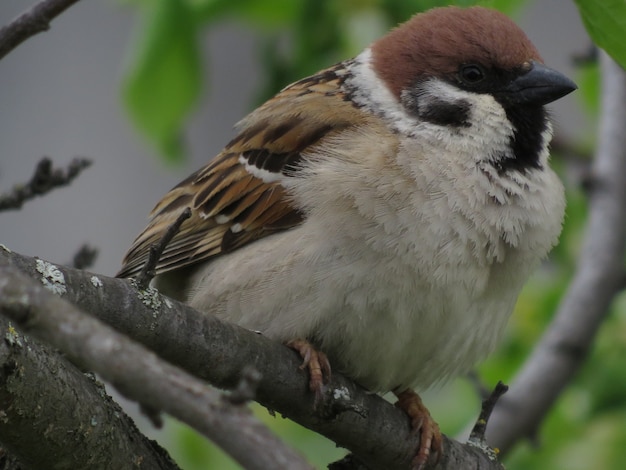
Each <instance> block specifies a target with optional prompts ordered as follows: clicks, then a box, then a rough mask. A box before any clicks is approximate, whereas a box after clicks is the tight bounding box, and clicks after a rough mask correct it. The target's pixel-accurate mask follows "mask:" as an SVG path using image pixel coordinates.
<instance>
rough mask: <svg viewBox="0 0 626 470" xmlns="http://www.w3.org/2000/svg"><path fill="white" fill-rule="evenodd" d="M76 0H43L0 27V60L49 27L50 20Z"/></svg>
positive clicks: (76, 0)
mask: <svg viewBox="0 0 626 470" xmlns="http://www.w3.org/2000/svg"><path fill="white" fill-rule="evenodd" d="M76 2H78V0H44V1H42V2H39V3H38V4H37V5H35V6H33V7H32V8H30V9H29V10H27V11H26V12H24V13H22V14H21V15H20V16H18V17H17V18H16V19H14V20H13V21H12V22H11V23H10V24H8V25H7V26H4V27H2V28H0V60H1V59H2V58H3V57H4V56H5V55H7V54H8V53H9V52H11V51H12V50H13V49H15V48H16V47H17V46H19V45H20V44H21V43H23V42H24V41H26V40H27V39H28V38H29V37H31V36H34V35H35V34H38V33H41V32H43V31H47V30H48V29H50V22H51V21H52V20H53V19H54V18H55V17H56V16H58V15H60V14H61V13H63V12H64V11H65V10H66V9H68V8H69V7H70V6H72V5H73V4H74V3H76Z"/></svg>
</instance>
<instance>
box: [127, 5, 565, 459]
mask: <svg viewBox="0 0 626 470" xmlns="http://www.w3.org/2000/svg"><path fill="white" fill-rule="evenodd" d="M575 89H576V85H575V84H574V83H573V82H572V81H571V80H569V79H568V78H567V77H565V76H564V75H562V74H561V73H559V72H557V71H555V70H553V69H551V68H548V67H547V66H545V65H544V63H543V61H542V59H541V56H540V55H539V53H538V51H537V50H536V48H535V47H534V46H533V44H532V43H531V42H530V40H529V39H528V38H527V36H526V35H525V34H524V32H523V31H522V30H521V29H520V28H519V27H518V26H517V25H516V24H515V23H514V22H513V21H512V20H510V19H509V18H508V17H507V16H505V15H503V14H502V13H499V12H497V11H494V10H491V9H486V8H482V7H472V8H466V9H465V8H458V7H445V8H437V9H433V10H430V11H428V12H425V13H419V14H417V15H415V16H414V17H412V18H411V19H410V20H409V21H407V22H406V23H404V24H402V25H400V26H399V27H397V28H395V29H393V30H392V31H391V32H389V33H388V34H387V35H386V36H384V37H382V38H381V39H379V40H377V41H376V42H374V43H373V44H372V45H370V46H369V47H367V48H366V49H365V50H364V51H363V52H361V53H360V54H359V55H357V56H356V57H355V58H352V59H349V60H345V61H343V62H340V63H338V64H336V65H334V66H332V67H330V68H328V69H325V70H322V71H320V72H318V73H317V74H315V75H312V76H310V77H307V78H304V79H302V80H300V81H298V82H295V83H293V84H291V85H289V86H287V87H286V88H284V89H283V90H282V91H280V92H279V93H278V94H277V95H276V96H274V97H273V98H271V99H270V100H269V101H267V102H266V103H265V104H263V105H261V106H260V107H259V108H258V109H256V110H254V111H253V112H252V113H250V114H249V115H248V116H247V117H245V118H244V119H243V120H242V121H241V122H240V123H239V124H238V134H237V136H236V137H235V138H234V139H232V140H231V141H230V142H229V143H228V144H227V145H226V147H225V148H224V149H223V150H222V152H221V153H220V154H219V155H217V157H215V158H214V159H213V160H212V161H210V162H209V163H208V164H207V165H206V166H205V167H203V168H201V169H200V170H198V171H197V172H195V173H193V174H192V175H191V176H189V177H188V178H187V179H185V180H184V181H182V182H181V183H179V184H178V185H177V186H175V187H174V188H173V189H172V190H171V191H170V192H169V193H167V194H166V195H165V197H164V198H163V199H162V200H161V201H160V202H159V203H158V204H157V205H156V207H155V208H154V209H153V211H152V212H151V214H150V221H149V224H148V226H147V227H146V228H145V230H144V231H143V232H142V233H141V234H140V235H139V236H138V237H137V239H136V240H135V242H134V244H133V245H132V247H131V248H130V250H129V251H128V253H127V254H126V257H125V258H124V261H123V267H122V269H121V271H120V272H119V274H118V276H119V277H133V276H135V275H137V273H138V272H139V271H140V270H141V268H142V265H143V264H144V263H145V262H146V259H147V257H148V253H149V250H150V246H151V245H152V244H154V243H156V242H158V241H159V240H160V239H161V237H162V236H163V234H164V232H165V231H166V230H167V228H168V227H169V226H170V225H171V224H172V223H173V222H174V221H175V220H176V219H177V218H178V216H179V215H180V214H181V212H182V211H183V210H185V208H187V207H189V208H191V211H192V216H191V217H190V218H189V219H188V220H186V221H185V222H184V223H183V224H182V227H181V229H180V231H179V232H178V233H177V234H176V235H175V237H174V238H173V240H172V241H171V243H170V244H169V245H168V246H167V248H166V249H165V251H164V253H163V255H162V257H161V259H160V260H159V262H158V265H157V267H156V272H157V277H156V280H155V282H156V286H157V287H158V288H160V289H162V291H163V292H164V293H166V294H167V295H170V296H173V297H175V298H177V299H180V300H183V301H185V302H187V303H188V304H190V305H191V306H192V307H195V308H196V309H198V310H201V311H206V312H210V313H212V314H215V315H218V316H219V317H221V318H222V319H224V320H227V321H230V322H234V323H236V324H239V325H241V326H243V327H245V328H248V329H251V330H255V331H259V332H261V333H263V334H264V335H266V336H268V337H270V338H273V339H275V340H277V341H281V342H284V343H287V344H288V345H290V346H291V347H293V348H294V349H296V350H297V351H299V352H300V354H301V355H302V357H303V358H304V360H305V365H306V366H307V367H308V368H309V370H310V378H311V384H310V386H311V389H312V390H313V391H315V392H319V391H320V390H321V389H322V387H323V386H324V381H326V380H327V379H328V376H329V375H330V365H331V364H332V367H333V369H334V370H339V371H341V372H342V373H344V374H345V375H347V376H348V377H350V378H352V379H353V380H354V381H356V382H357V383H359V384H361V385H363V386H364V387H366V388H368V389H370V390H372V391H374V392H381V393H382V392H388V391H393V392H394V393H395V394H396V396H397V397H398V399H399V402H398V403H399V406H400V407H401V408H403V409H404V410H405V411H407V413H408V414H409V417H410V419H411V423H412V426H413V428H414V429H415V431H416V432H420V433H421V439H420V445H419V448H418V449H417V450H416V456H415V459H414V461H413V463H414V466H415V467H416V468H422V467H423V466H424V465H425V463H426V462H427V461H428V459H429V455H435V457H436V456H438V455H440V453H441V451H442V438H441V434H440V431H439V429H438V426H437V424H436V423H435V422H434V420H433V419H432V418H431V416H430V414H429V413H428V410H427V409H426V407H425V406H424V405H423V403H422V402H421V400H420V397H419V395H418V394H417V392H416V390H417V391H421V390H425V389H427V388H429V387H431V386H433V385H435V384H437V383H440V382H442V381H445V380H446V379H449V378H452V377H455V376H458V375H460V374H463V373H465V372H467V371H468V370H470V369H471V368H472V367H473V366H474V365H475V364H476V363H477V362H478V361H480V360H482V359H484V358H485V357H486V356H487V355H488V353H490V352H491V351H492V350H493V349H494V348H495V346H496V345H497V344H498V341H499V339H500V338H501V336H502V333H503V330H504V328H505V325H506V323H507V319H508V317H509V316H510V314H511V312H512V311H513V308H514V305H515V302H516V299H517V297H518V295H519V293H520V290H521V289H522V286H523V285H524V283H525V281H526V280H527V278H528V277H529V275H530V274H531V273H532V271H533V269H534V268H535V267H536V266H537V265H538V264H539V262H540V261H541V260H542V259H543V258H545V257H546V255H547V254H548V252H549V251H550V249H551V248H552V247H553V246H554V245H555V244H556V242H557V239H558V236H559V234H560V231H561V225H562V221H563V214H564V207H565V202H564V191H563V186H562V184H561V183H560V181H559V179H558V177H557V176H556V174H555V173H554V172H553V171H552V169H551V168H550V166H549V162H548V159H549V150H548V146H549V142H550V139H551V135H552V127H551V123H550V121H549V118H548V113H547V111H546V109H545V105H546V104H548V103H550V102H552V101H554V100H556V99H558V98H561V97H563V96H565V95H567V94H568V93H570V92H572V91H573V90H575Z"/></svg>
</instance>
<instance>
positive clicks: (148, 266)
mask: <svg viewBox="0 0 626 470" xmlns="http://www.w3.org/2000/svg"><path fill="white" fill-rule="evenodd" d="M189 217H191V209H190V208H189V207H187V208H186V209H185V210H184V211H183V212H182V213H181V214H180V215H179V216H178V218H177V219H176V221H175V222H174V223H173V224H172V225H170V226H169V227H168V228H167V230H166V231H165V234H164V235H163V238H161V240H159V243H155V244H154V245H152V246H151V247H150V254H149V255H148V259H147V260H146V263H145V264H144V265H143V268H141V271H140V272H139V274H138V275H137V286H138V287H139V289H146V288H147V287H148V285H149V284H150V281H151V280H152V278H153V277H154V276H155V275H156V266H157V264H158V262H159V259H160V258H161V255H162V254H163V252H164V251H165V248H167V245H168V244H169V242H171V241H172V238H174V236H175V235H176V234H177V233H178V231H179V230H180V226H181V225H182V224H183V222H184V221H185V220H187V219H188V218H189Z"/></svg>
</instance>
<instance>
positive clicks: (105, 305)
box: [0, 249, 500, 470]
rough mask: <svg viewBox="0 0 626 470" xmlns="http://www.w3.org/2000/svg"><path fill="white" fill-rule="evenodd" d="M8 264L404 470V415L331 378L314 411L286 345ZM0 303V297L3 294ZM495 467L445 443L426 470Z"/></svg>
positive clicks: (88, 279)
mask: <svg viewBox="0 0 626 470" xmlns="http://www.w3.org/2000/svg"><path fill="white" fill-rule="evenodd" d="M7 262H10V263H12V264H13V265H15V266H17V267H19V268H20V270H22V271H23V272H24V273H26V274H27V275H28V276H29V277H30V278H31V279H36V280H38V281H39V282H41V283H42V284H44V285H47V286H48V287H49V289H51V290H53V291H55V292H59V293H63V297H64V298H65V299H66V300H68V301H70V302H72V303H73V304H75V305H77V306H78V307H79V308H80V309H82V310H83V311H85V312H88V313H90V314H92V315H95V316H97V317H98V318H100V319H101V320H102V321H104V322H105V323H107V324H109V325H111V326H113V327H114V328H116V329H117V330H118V331H121V332H123V333H125V334H126V335H128V336H130V337H131V338H133V339H135V340H136V341H138V342H140V343H142V344H144V345H145V346H146V347H148V348H149V349H151V350H153V351H158V353H159V355H160V356H161V357H163V358H165V359H166V360H168V361H169V362H171V363H173V364H176V365H179V366H180V367H182V368H184V369H185V370H187V371H189V372H190V373H192V374H193V375H195V376H197V377H200V378H203V379H206V380H207V381H209V382H211V383H212V384H213V385H216V386H218V387H221V388H225V389H232V388H235V387H236V386H237V384H238V382H239V381H240V378H241V373H242V371H243V370H244V369H245V368H246V366H251V367H253V368H254V369H256V370H258V371H259V372H260V373H261V380H260V381H259V383H258V389H257V395H256V398H255V399H256V401H258V402H259V403H261V404H262V405H264V406H266V407H268V408H270V409H272V410H276V411H278V412H280V413H281V414H282V415H284V416H286V417H288V418H290V419H292V420H294V421H296V422H298V423H300V424H301V425H303V426H305V427H307V428H309V429H312V430H314V431H316V432H318V433H320V434H322V435H324V436H326V437H328V438H329V439H331V440H333V441H334V442H335V443H337V444H338V445H339V446H341V447H345V448H347V449H349V450H350V451H351V452H353V453H354V454H355V455H356V456H357V458H358V459H359V460H361V461H362V462H366V463H367V466H368V467H369V468H371V469H372V470H376V469H408V468H410V462H411V459H412V457H413V455H414V452H415V449H416V447H417V441H418V438H419V436H415V435H413V434H412V433H411V429H410V426H409V420H408V418H407V416H406V415H405V413H404V412H402V411H401V410H399V409H397V408H396V407H394V406H393V405H392V404H390V403H389V402H387V401H385V400H384V399H382V398H381V397H379V396H378V395H374V394H371V393H368V392H367V391H366V390H364V389H362V388H360V387H359V386H357V385H355V384H354V383H353V382H351V381H349V380H348V379H346V378H344V377H342V376H341V375H340V374H333V378H332V381H331V383H330V384H329V385H328V388H327V390H326V396H325V400H324V404H325V406H323V407H320V409H318V410H316V409H315V406H314V396H313V395H312V394H311V393H310V392H309V389H308V377H307V373H306V372H305V371H302V370H300V369H299V365H300V362H301V359H300V358H299V356H298V355H297V354H296V353H295V352H294V351H292V350H290V349H289V348H287V347H285V346H283V345H282V344H279V343H276V342H274V341H271V340H269V339H268V338H265V337H264V336H262V335H259V334H257V333H254V332H252V331H248V330H245V329H243V328H240V327H238V326H236V325H232V324H227V323H224V322H221V321H220V320H218V319H217V318H216V317H214V316H212V315H208V314H204V313H201V312H198V311H196V310H194V309H192V308H191V307H189V306H187V305H185V304H182V303H179V302H176V301H173V300H170V299H167V298H166V297H163V296H161V295H160V294H158V293H157V292H156V291H155V290H153V289H147V290H144V291H139V290H136V289H135V288H134V287H133V286H132V282H129V281H127V280H121V279H115V278H108V277H104V276H93V275H91V274H89V273H85V272H84V271H78V270H75V269H71V268H66V267H62V266H58V267H54V266H52V265H50V264H49V263H46V262H43V261H41V260H35V259H33V258H28V257H25V256H22V255H19V254H16V253H11V252H8V251H6V250H2V249H0V265H2V264H3V263H4V264H6V263H7ZM0 303H2V298H1V297H0ZM460 462H465V463H467V462H471V465H474V467H469V468H476V469H484V470H487V469H498V468H500V467H499V464H497V463H494V462H491V461H490V460H489V458H488V457H487V456H486V455H485V454H484V453H482V452H481V451H480V450H478V449H475V448H473V447H471V446H469V445H466V444H460V443H458V442H456V441H454V440H452V439H445V442H444V455H443V456H442V458H441V460H440V462H439V464H438V465H437V466H430V467H428V468H436V469H439V470H444V469H458V468H466V467H463V465H461V464H460Z"/></svg>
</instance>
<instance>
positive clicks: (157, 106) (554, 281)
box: [124, 0, 626, 470]
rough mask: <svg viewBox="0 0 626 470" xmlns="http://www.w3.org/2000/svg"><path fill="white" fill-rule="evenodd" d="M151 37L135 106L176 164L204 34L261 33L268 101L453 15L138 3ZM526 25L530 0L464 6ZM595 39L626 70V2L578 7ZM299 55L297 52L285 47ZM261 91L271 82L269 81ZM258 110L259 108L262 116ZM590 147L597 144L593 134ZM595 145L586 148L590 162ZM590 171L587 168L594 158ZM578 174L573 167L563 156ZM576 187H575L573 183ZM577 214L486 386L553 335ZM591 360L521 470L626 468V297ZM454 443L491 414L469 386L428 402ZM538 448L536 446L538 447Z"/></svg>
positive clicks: (294, 436) (195, 439)
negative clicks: (220, 26)
mask: <svg viewBox="0 0 626 470" xmlns="http://www.w3.org/2000/svg"><path fill="white" fill-rule="evenodd" d="M131 3H134V4H136V5H137V6H138V7H139V8H140V11H141V19H142V27H141V29H140V31H139V33H138V35H137V37H136V39H135V47H134V54H133V57H132V60H131V61H130V66H129V68H128V71H127V75H126V78H125V80H124V100H125V102H126V105H127V107H128V109H129V113H130V115H131V116H132V119H133V121H134V122H135V124H136V125H137V127H138V128H139V129H140V130H141V131H143V132H144V133H145V134H146V135H147V136H148V137H149V139H150V140H151V141H152V142H154V143H155V144H156V146H157V147H158V149H159V150H160V152H161V153H162V154H163V155H165V156H166V157H167V159H168V161H170V162H175V161H180V159H181V157H182V156H183V155H184V147H183V145H182V144H181V142H183V139H182V138H181V135H182V133H183V131H182V130H183V129H184V125H185V119H186V117H187V116H188V114H189V112H190V110H191V109H192V108H193V106H194V105H195V103H196V100H197V99H198V97H199V91H200V89H201V88H203V87H206V77H202V76H201V73H200V71H201V70H202V69H204V67H203V66H202V64H201V63H200V61H201V56H200V53H199V50H200V46H199V38H200V32H201V31H204V30H205V29H206V28H207V27H210V26H211V25H212V24H215V23H216V22H218V21H222V20H224V19H236V20H239V21H243V22H245V23H247V24H248V25H250V27H251V28H254V29H256V30H258V31H259V35H260V37H261V40H260V43H259V58H260V61H261V64H262V67H263V70H264V77H263V80H262V85H261V87H260V88H259V91H258V99H259V101H262V100H264V99H266V98H268V97H269V96H271V95H272V94H274V93H275V92H276V91H278V90H279V89H280V88H282V87H283V86H285V85H286V84H288V83H290V82H292V81H294V80H297V79H299V78H302V77H304V76H306V75H308V74H310V73H312V72H314V71H316V70H319V69H321V68H324V67H327V66H329V65H331V64H333V63H335V62H337V61H339V60H342V59H345V58H347V57H351V56H353V55H354V54H356V53H357V52H358V51H359V50H361V49H362V47H363V46H364V45H366V44H367V43H369V42H370V41H372V40H374V39H375V38H376V37H379V36H380V35H382V34H383V33H384V32H385V31H386V30H387V29H389V28H390V27H392V26H394V25H396V24H398V23H399V22H402V21H404V20H406V19H408V18H409V17H410V16H411V15H413V14H414V13H416V12H418V11H422V10H425V9H428V8H432V7H435V6H440V5H444V4H450V3H451V2H448V1H443V0H344V1H336V0H262V1H261V0H132V1H131ZM475 3H480V4H482V5H485V6H490V7H493V8H497V9H500V10H502V11H504V12H505V13H507V14H514V13H515V12H516V11H517V10H518V9H520V8H523V5H524V3H525V2H524V1H523V0H513V1H511V0H485V1H482V2H474V1H470V0H465V1H463V0H459V1H457V2H456V4H459V5H463V6H466V5H470V4H475ZM576 3H577V5H578V7H579V9H580V12H581V14H582V16H583V21H584V22H585V24H586V26H587V28H588V30H589V32H590V35H591V36H592V37H593V38H594V40H595V41H596V42H597V44H599V45H601V46H602V47H605V48H606V49H607V50H608V51H609V53H611V55H612V56H613V57H614V58H615V59H616V60H618V61H619V62H620V63H622V64H626V47H624V46H623V42H624V38H626V34H625V31H626V3H624V1H623V0H619V1H610V0H577V1H576ZM285 42H287V43H288V44H289V48H288V49H286V50H285V48H284V47H277V46H278V45H279V44H285ZM577 78H578V80H577V82H578V84H579V86H580V91H579V93H578V96H579V97H580V100H581V102H582V104H583V105H584V106H585V107H586V109H587V111H588V113H589V114H590V115H591V116H595V115H596V114H597V111H598V100H599V94H600V85H599V73H598V67H597V64H595V63H594V62H593V61H591V62H588V63H585V64H584V65H581V66H580V70H579V76H578V77H577ZM257 81H259V80H257ZM253 105H254V103H251V109H252V107H253ZM583 138H587V139H592V138H593V133H592V132H590V135H589V136H583ZM593 144H594V142H574V143H570V145H573V146H578V147H579V148H578V153H579V155H584V154H585V153H591V152H589V150H588V148H589V147H590V146H592V145H593ZM583 160H584V157H583ZM553 162H554V165H555V167H556V168H557V170H558V171H560V172H561V173H562V174H565V173H566V170H567V169H568V165H569V163H571V162H568V160H567V159H566V158H564V156H561V155H558V154H557V155H554V156H553ZM577 163H578V164H579V165H580V164H584V161H582V162H581V161H579V162H577ZM564 179H565V178H564ZM567 197H568V209H567V217H566V220H565V227H564V230H563V235H562V237H561V242H560V245H559V246H558V247H557V248H556V249H555V250H554V252H553V253H552V256H551V258H550V260H549V261H548V262H546V263H545V265H544V266H543V267H542V269H540V270H539V271H538V272H537V273H536V274H535V276H534V277H533V278H532V279H531V281H530V282H529V283H528V285H527V286H526V288H525V289H524V291H523V293H522V295H521V297H520V299H519V302H518V305H517V309H516V313H515V314H514V316H513V318H512V320H511V325H510V328H509V330H508V337H507V338H506V341H505V343H504V344H503V346H502V347H501V348H500V349H499V351H498V353H497V354H495V355H494V356H493V357H492V358H491V359H490V360H489V361H487V362H486V363H485V364H483V365H482V366H481V367H480V369H479V374H480V377H481V379H482V380H483V381H484V383H485V384H486V386H488V387H491V386H493V385H494V384H495V383H496V382H497V381H498V380H503V381H505V382H506V381H508V380H510V379H511V378H512V377H513V376H514V374H515V372H516V371H517V370H518V368H519V366H520V365H521V364H522V363H523V361H524V360H525V359H526V357H527V355H528V352H529V351H530V350H531V348H532V347H533V345H534V344H535V343H536V342H537V340H538V339H539V337H540V336H541V334H542V332H543V331H544V330H545V328H546V326H547V325H548V323H549V321H550V319H551V317H552V315H553V313H554V311H555V309H556V308H557V305H558V302H559V300H560V298H561V296H562V295H563V293H564V291H565V289H566V288H567V286H568V283H569V281H570V279H571V276H572V273H573V269H574V268H575V265H576V259H577V255H578V252H579V250H580V243H581V237H582V232H583V228H584V224H585V220H586V216H587V204H586V195H585V194H584V192H583V191H582V190H581V189H580V188H579V187H577V186H574V187H568V188H567ZM612 310H613V311H612V315H611V317H610V318H609V320H608V321H607V322H606V324H605V325H604V326H603V328H602V330H601V332H600V335H599V337H598V340H597V342H596V343H595V346H594V349H593V351H592V353H591V356H590V358H589V359H588V360H587V363H586V365H585V367H584V369H583V370H582V372H581V373H580V374H579V376H578V377H577V379H576V381H575V383H574V384H573V385H571V386H570V387H569V388H568V389H567V390H566V391H565V393H564V394H563V395H562V397H561V399H560V400H559V401H558V403H557V404H556V406H555V407H554V409H553V410H552V411H551V412H550V414H549V415H548V417H547V418H546V421H545V423H543V425H542V426H541V429H538V430H537V435H536V436H529V437H532V441H533V442H532V443H531V442H530V440H529V442H527V443H524V444H522V445H520V446H518V447H517V448H516V449H515V450H514V451H513V452H512V453H511V454H510V455H509V456H508V457H507V458H506V465H507V468H508V469H509V470H528V469H573V470H576V469H581V470H582V469H590V468H598V469H606V470H610V469H621V468H623V466H624V464H623V462H624V461H626V367H625V366H624V364H625V361H624V358H625V357H626V297H623V298H620V299H619V301H618V302H616V304H615V305H614V306H613V308H612ZM425 400H426V402H427V404H428V405H429V407H430V408H431V411H432V413H433V415H434V416H435V417H436V418H437V420H438V421H439V422H440V424H441V427H442V429H443V430H444V432H446V433H447V434H448V435H451V436H454V435H455V434H457V433H460V432H461V431H462V430H464V429H466V428H467V426H468V424H469V423H471V422H472V420H473V419H475V416H476V415H477V413H478V410H479V399H478V394H477V392H476V390H475V388H474V386H472V385H471V384H470V382H469V381H467V380H465V379H459V380H457V381H456V382H454V383H453V384H452V385H449V386H447V387H446V388H445V389H443V390H442V391H437V392H435V393H430V394H427V395H426V398H425ZM255 412H256V413H257V415H258V416H260V417H261V419H263V420H264V421H266V422H267V423H268V425H269V426H271V427H272V429H274V430H275V432H276V433H278V434H279V435H280V436H281V437H282V438H284V439H285V440H286V441H287V442H288V443H290V444H293V445H294V447H296V448H297V449H300V450H301V451H302V452H303V453H304V454H305V455H306V456H307V458H308V459H309V461H310V462H312V463H313V464H314V465H315V466H316V467H318V468H324V467H325V466H326V464H328V463H329V462H331V461H333V460H336V459H338V458H340V457H341V456H342V454H343V451H342V450H341V449H337V448H336V447H335V445H334V444H333V443H332V442H330V441H328V440H326V439H325V438H323V437H321V436H319V435H317V434H315V433H312V432H309V431H307V430H305V429H303V428H302V427H300V426H299V425H297V424H294V423H292V422H290V421H288V420H285V419H282V418H281V417H272V416H270V415H269V414H268V413H267V412H266V411H265V410H264V409H263V408H261V407H259V406H255ZM169 428H170V430H171V434H172V436H173V442H172V444H171V445H170V446H169V447H170V452H171V453H172V455H173V456H174V458H175V459H176V460H177V461H178V462H179V463H180V465H181V466H182V467H183V468H185V469H186V470H194V469H207V468H211V469H214V468H215V469H218V468H219V469H224V470H228V469H236V468H239V467H238V466H237V465H236V464H235V463H233V462H232V461H231V460H230V459H229V458H228V457H225V456H224V455H223V454H222V453H221V451H220V450H219V449H216V448H214V447H213V446H212V445H211V444H210V443H207V442H206V441H205V440H204V439H203V438H201V437H199V436H197V435H196V434H195V433H194V432H193V431H191V430H189V429H188V428H186V427H185V426H183V425H180V424H177V423H173V422H172V423H171V425H170V426H169ZM531 444H532V445H531Z"/></svg>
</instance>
